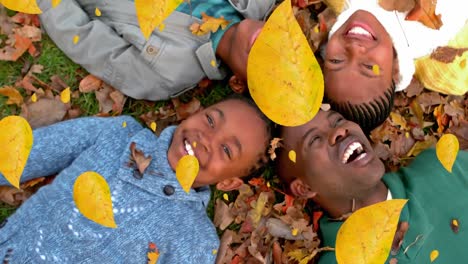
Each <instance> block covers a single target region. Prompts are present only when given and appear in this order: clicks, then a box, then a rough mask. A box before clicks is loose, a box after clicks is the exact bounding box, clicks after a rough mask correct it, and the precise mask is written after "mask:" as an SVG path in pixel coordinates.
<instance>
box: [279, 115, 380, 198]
mask: <svg viewBox="0 0 468 264" xmlns="http://www.w3.org/2000/svg"><path fill="white" fill-rule="evenodd" d="M282 137H283V139H284V144H285V148H286V150H287V151H289V150H290V149H293V150H295V152H296V163H295V164H293V163H287V164H286V165H287V166H290V167H291V169H289V171H290V173H294V174H296V175H295V176H298V177H299V179H300V180H301V181H302V182H303V184H306V185H308V186H309V188H310V189H311V190H312V191H313V192H314V193H316V194H318V196H317V197H321V199H336V198H342V197H343V196H345V197H347V196H354V198H358V197H360V195H365V194H366V193H367V192H366V191H368V190H370V189H372V188H373V187H375V185H376V184H377V183H378V182H379V181H380V179H381V177H382V176H383V174H384V166H383V163H382V162H381V161H380V160H379V158H378V157H377V156H376V155H375V153H374V151H373V149H372V146H371V144H370V142H369V140H367V138H366V136H365V135H364V133H363V132H362V130H361V128H360V127H359V126H358V125H357V124H356V123H354V122H351V121H348V120H346V119H344V118H343V117H342V116H341V115H340V114H339V113H337V112H334V111H328V112H325V111H320V112H319V113H318V114H317V115H316V116H315V117H314V119H313V120H311V121H309V122H308V123H306V124H304V125H302V126H298V127H285V128H283V133H282ZM282 158H284V157H282ZM286 162H288V161H287V160H286V161H284V162H282V164H283V163H286ZM352 198H353V197H352Z"/></svg>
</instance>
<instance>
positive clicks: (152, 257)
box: [147, 252, 159, 264]
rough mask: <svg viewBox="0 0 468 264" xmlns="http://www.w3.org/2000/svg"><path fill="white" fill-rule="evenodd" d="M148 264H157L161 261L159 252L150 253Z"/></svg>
mask: <svg viewBox="0 0 468 264" xmlns="http://www.w3.org/2000/svg"><path fill="white" fill-rule="evenodd" d="M147 256H148V264H156V263H158V259H159V252H148V254H147Z"/></svg>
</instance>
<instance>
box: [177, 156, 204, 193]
mask: <svg viewBox="0 0 468 264" xmlns="http://www.w3.org/2000/svg"><path fill="white" fill-rule="evenodd" d="M199 169H200V165H199V164H198V159H197V158H196V157H195V156H192V155H185V156H183V157H182V158H181V159H180V160H179V162H177V166H176V178H177V180H178V181H179V183H180V185H181V186H182V189H184V191H185V192H186V193H189V191H190V188H191V187H192V184H193V182H194V181H195V178H196V177H197V175H198V170H199Z"/></svg>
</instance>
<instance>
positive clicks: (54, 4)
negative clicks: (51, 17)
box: [52, 0, 62, 7]
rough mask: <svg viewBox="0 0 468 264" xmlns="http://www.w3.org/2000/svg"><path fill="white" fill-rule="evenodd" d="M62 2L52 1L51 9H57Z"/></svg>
mask: <svg viewBox="0 0 468 264" xmlns="http://www.w3.org/2000/svg"><path fill="white" fill-rule="evenodd" d="M61 1H62V0H52V7H57V6H58V5H59V4H60V2H61Z"/></svg>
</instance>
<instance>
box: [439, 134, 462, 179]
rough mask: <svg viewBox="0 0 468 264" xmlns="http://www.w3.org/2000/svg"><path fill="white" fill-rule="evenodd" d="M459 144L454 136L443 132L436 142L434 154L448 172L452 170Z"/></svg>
mask: <svg viewBox="0 0 468 264" xmlns="http://www.w3.org/2000/svg"><path fill="white" fill-rule="evenodd" d="M459 148H460V146H459V143H458V139H457V137H456V136H454V135H452V134H444V135H443V136H442V137H441V138H440V139H439V141H438V142H437V144H436V155H437V158H438V159H439V161H440V163H441V164H442V166H444V168H445V169H446V170H447V171H448V172H452V167H453V164H454V163H455V160H456V159H457V154H458V150H459Z"/></svg>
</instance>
